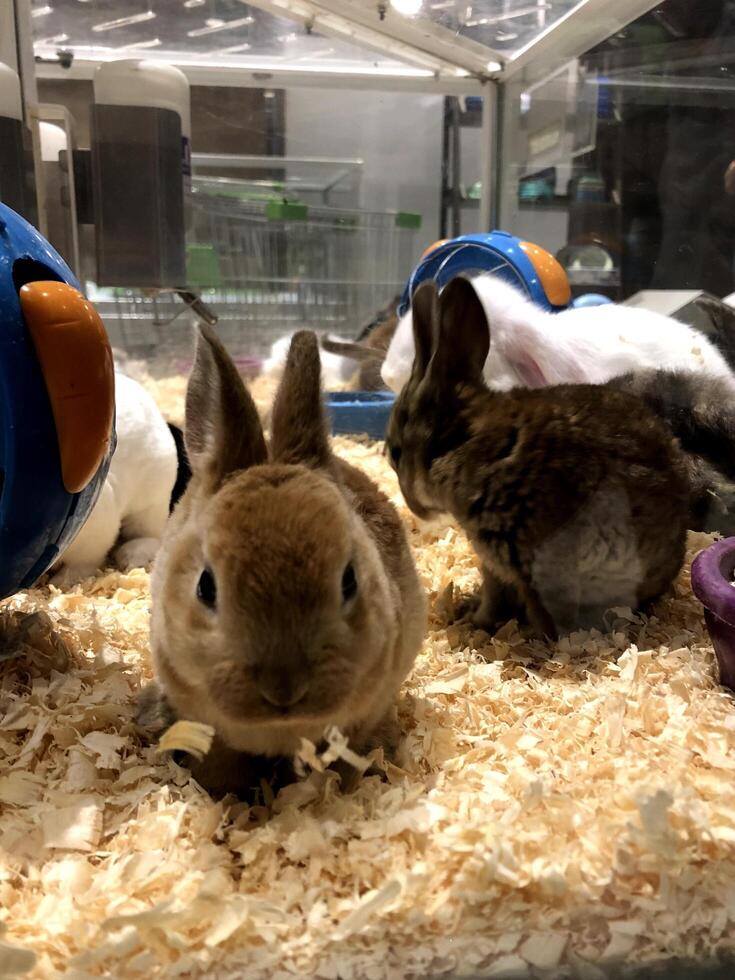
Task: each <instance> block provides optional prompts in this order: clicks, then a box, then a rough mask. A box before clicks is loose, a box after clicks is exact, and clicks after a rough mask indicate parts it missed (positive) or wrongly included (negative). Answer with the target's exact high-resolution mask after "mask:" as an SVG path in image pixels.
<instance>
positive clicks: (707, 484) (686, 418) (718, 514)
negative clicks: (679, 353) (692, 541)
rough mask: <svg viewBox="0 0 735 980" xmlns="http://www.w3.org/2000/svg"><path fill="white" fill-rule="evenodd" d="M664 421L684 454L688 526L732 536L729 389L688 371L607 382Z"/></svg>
mask: <svg viewBox="0 0 735 980" xmlns="http://www.w3.org/2000/svg"><path fill="white" fill-rule="evenodd" d="M607 387H609V388H614V389H615V390H617V391H627V392H630V393H632V394H634V395H636V396H637V397H638V398H641V399H642V400H643V401H644V402H645V404H646V405H647V406H648V408H649V409H651V411H652V412H654V414H655V415H657V416H658V418H660V419H661V420H662V421H663V422H665V423H666V425H667V426H668V428H669V430H670V431H671V433H672V435H673V436H675V437H676V438H677V440H678V441H679V444H680V446H681V448H682V450H683V451H684V458H685V461H686V466H687V472H688V475H689V484H690V488H691V513H690V518H689V527H690V528H691V530H693V531H719V532H721V533H722V534H725V535H732V534H735V399H734V398H733V390H732V387H731V385H729V384H727V383H726V382H724V381H723V380H722V379H720V378H717V377H714V376H713V375H708V374H700V373H696V374H695V373H694V372H691V371H652V370H651V371H634V372H631V373H630V374H623V375H621V376H620V377H618V378H613V379H612V380H611V381H608V382H607Z"/></svg>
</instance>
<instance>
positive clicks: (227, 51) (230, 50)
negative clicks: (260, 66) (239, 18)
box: [215, 44, 250, 54]
mask: <svg viewBox="0 0 735 980" xmlns="http://www.w3.org/2000/svg"><path fill="white" fill-rule="evenodd" d="M249 47H250V45H249V44H233V45H232V47H231V48H220V49H219V50H218V51H216V52H215V54H237V53H238V51H247V50H248V48H249Z"/></svg>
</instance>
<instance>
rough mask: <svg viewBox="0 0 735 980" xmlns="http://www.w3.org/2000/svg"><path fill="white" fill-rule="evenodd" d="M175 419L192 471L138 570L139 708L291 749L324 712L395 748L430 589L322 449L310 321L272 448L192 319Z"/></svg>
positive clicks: (366, 482)
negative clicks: (154, 552) (399, 699)
mask: <svg viewBox="0 0 735 980" xmlns="http://www.w3.org/2000/svg"><path fill="white" fill-rule="evenodd" d="M185 436H186V448H187V453H188V456H189V460H190V463H191V469H192V479H191V482H190V484H189V486H188V488H187V490H186V493H185V494H184V496H183V498H182V499H181V501H180V503H179V504H178V506H177V507H176V509H175V511H174V513H173V515H172V517H171V520H170V522H169V525H168V528H167V531H166V534H165V537H164V540H163V544H162V547H161V551H160V553H159V555H158V558H157V560H156V564H155V568H154V572H153V576H152V582H151V588H152V596H153V613H152V622H151V643H152V651H153V664H154V669H155V675H156V679H157V682H158V685H159V687H160V693H161V696H162V698H163V699H165V700H164V703H161V702H160V699H158V698H157V695H156V694H155V693H153V694H152V693H151V692H147V693H146V694H145V696H144V698H143V702H142V716H143V717H142V718H141V721H142V722H143V723H144V724H145V723H147V722H149V721H150V720H151V719H152V718H155V717H156V716H158V718H159V719H165V720H166V721H167V722H170V721H171V720H172V718H175V717H179V718H184V719H186V720H190V721H199V722H204V723H207V724H210V725H212V726H213V727H214V728H215V730H216V743H215V744H216V745H219V746H220V747H221V749H222V751H223V753H225V754H229V755H230V756H232V759H233V760H236V758H237V753H248V755H252V756H258V755H260V756H268V757H284V756H285V757H292V756H293V755H294V753H295V752H296V750H297V749H298V748H299V746H300V742H301V739H302V738H307V739H310V740H312V741H313V742H315V743H318V742H319V741H320V740H321V739H322V738H323V735H324V732H325V729H326V728H327V727H328V726H331V725H336V726H339V727H340V728H341V729H342V731H343V732H344V733H345V734H346V735H347V736H349V739H350V744H351V746H352V748H354V749H355V750H356V751H358V752H369V751H370V750H372V749H373V748H375V747H378V746H380V747H382V748H384V749H385V751H386V754H387V755H388V756H390V755H391V754H392V753H393V751H394V749H395V748H396V745H397V742H398V738H399V731H398V725H397V720H396V696H397V694H398V690H399V688H400V686H401V683H402V682H403V680H404V678H405V677H406V675H407V673H408V672H409V670H410V669H411V665H412V664H413V661H414V658H415V657H416V654H417V652H418V650H419V647H420V645H421V641H422V638H423V635H424V631H425V627H426V599H425V596H424V592H423V590H422V588H421V586H420V583H419V580H418V576H417V574H416V570H415V568H414V564H413V560H412V557H411V553H410V550H409V546H408V541H407V538H406V534H405V531H404V528H403V525H402V524H401V521H400V519H399V517H398V515H397V513H396V511H395V509H394V507H393V506H392V504H391V503H390V502H389V501H388V499H387V498H386V497H385V496H384V495H383V494H382V493H381V492H380V491H379V490H378V489H377V488H376V487H375V486H374V484H373V483H372V482H371V481H370V479H369V478H368V477H367V476H365V474H364V473H362V472H361V471H360V470H357V469H355V468H354V467H352V466H350V465H349V464H348V463H346V462H344V461H343V460H340V459H338V458H337V457H335V456H333V455H332V453H331V450H330V446H329V439H328V435H327V428H326V422H325V415H324V409H323V406H322V398H321V390H320V362H319V349H318V344H317V339H316V336H315V335H314V334H313V333H308V332H304V331H302V332H300V333H297V334H296V335H295V336H294V338H293V340H292V342H291V347H290V350H289V354H288V359H287V363H286V368H285V372H284V375H283V378H282V381H281V384H280V387H279V389H278V393H277V395H276V399H275V403H274V407H273V413H272V430H271V446H270V461H269V458H268V451H267V449H266V443H265V439H264V436H263V431H262V429H261V424H260V421H259V419H258V413H257V411H256V408H255V405H254V403H253V400H252V398H251V396H250V394H249V393H248V391H247V390H246V388H245V386H244V385H243V382H242V380H241V379H240V376H239V375H238V372H237V370H236V368H235V366H234V365H233V363H232V361H231V360H230V358H229V356H228V355H227V352H226V351H225V349H224V347H223V346H222V344H221V342H220V341H219V340H218V338H217V336H216V335H215V333H214V332H213V331H212V329H211V328H209V327H201V328H200V334H199V338H198V344H197V351H196V359H195V363H194V367H193V370H192V374H191V377H190V379H189V386H188V390H187V395H186V432H185ZM232 766H233V769H236V768H237V765H236V764H235V761H233V762H232ZM221 767H222V766H221V759H217V758H215V757H212V758H209V759H208V760H207V759H205V762H204V764H203V765H202V766H200V767H199V773H198V775H199V778H200V779H201V781H202V782H204V783H205V784H206V782H207V770H208V768H210V769H211V771H212V773H216V776H215V777H214V778H215V781H216V783H217V785H218V787H222V785H223V784H224V783H226V782H227V780H226V779H224V780H223V778H222V773H221ZM235 775H236V774H235Z"/></svg>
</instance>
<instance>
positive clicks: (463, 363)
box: [431, 276, 490, 383]
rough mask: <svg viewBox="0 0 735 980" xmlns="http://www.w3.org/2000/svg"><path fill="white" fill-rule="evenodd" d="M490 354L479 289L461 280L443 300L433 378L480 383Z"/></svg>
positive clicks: (448, 289)
mask: <svg viewBox="0 0 735 980" xmlns="http://www.w3.org/2000/svg"><path fill="white" fill-rule="evenodd" d="M489 352H490V326H489V324H488V322H487V314H486V313H485V309H484V307H483V305H482V303H481V302H480V297H479V296H478V295H477V292H476V290H475V287H474V286H473V285H472V283H471V282H470V280H469V279H465V277H464V276H457V277H456V278H455V279H452V280H451V281H450V282H448V283H447V285H446V286H445V287H444V289H443V290H442V293H441V295H440V297H439V341H438V344H437V349H436V354H435V355H434V358H433V360H432V364H431V374H432V377H437V378H440V377H443V378H444V379H445V380H447V381H448V382H450V383H456V382H457V381H480V380H482V371H483V368H484V366H485V361H486V360H487V355H488V353H489Z"/></svg>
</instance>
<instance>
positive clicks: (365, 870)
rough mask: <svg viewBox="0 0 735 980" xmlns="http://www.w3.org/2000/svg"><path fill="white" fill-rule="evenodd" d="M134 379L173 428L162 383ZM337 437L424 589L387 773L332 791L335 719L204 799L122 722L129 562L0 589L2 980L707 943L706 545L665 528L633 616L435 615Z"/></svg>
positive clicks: (392, 974)
mask: <svg viewBox="0 0 735 980" xmlns="http://www.w3.org/2000/svg"><path fill="white" fill-rule="evenodd" d="M151 386H152V390H155V391H157V392H158V393H159V395H160V400H161V403H162V404H163V405H164V409H165V410H166V411H168V413H169V415H170V416H171V417H178V418H180V412H181V397H182V395H183V391H184V384H183V381H182V380H181V379H168V380H166V381H162V382H158V383H155V382H151ZM174 403H175V404H174ZM335 445H336V448H337V451H338V452H339V453H341V454H342V455H344V456H345V457H347V458H349V459H350V460H351V461H352V462H353V463H355V464H356V465H358V466H360V467H362V468H363V469H364V470H365V471H366V472H367V473H369V474H370V475H371V476H373V477H374V478H375V479H376V480H377V481H378V483H379V484H380V485H381V487H382V488H383V489H384V490H385V491H386V493H387V494H388V495H389V496H390V497H391V499H393V500H394V501H395V503H396V505H397V506H398V507H399V510H400V512H401V515H402V517H403V518H404V520H405V522H406V525H407V527H408V530H409V534H410V538H411V542H412V545H413V548H414V552H415V555H416V559H417V564H418V567H419V570H420V574H421V576H422V578H423V581H424V584H425V586H426V588H427V591H428V593H429V596H430V600H431V613H430V629H429V633H428V636H427V639H426V642H425V643H424V647H423V651H422V653H421V655H420V656H419V658H418V660H417V663H416V665H415V669H414V670H413V672H412V674H411V676H410V677H409V679H408V680H407V682H406V684H405V686H404V690H403V693H402V697H401V701H400V705H399V716H400V720H401V724H402V727H403V729H404V731H405V735H406V737H405V742H404V745H403V747H402V757H401V759H400V762H399V764H387V763H385V764H383V768H384V777H385V778H382V779H381V778H380V776H379V775H366V776H365V777H364V778H363V779H362V780H361V781H360V782H359V784H358V786H357V788H356V790H355V791H354V792H353V793H351V794H342V793H340V791H339V780H338V778H337V777H336V775H335V774H334V773H332V772H331V771H330V770H329V769H327V765H328V764H329V763H328V762H326V761H325V760H327V759H329V758H332V757H334V758H343V759H349V760H350V761H353V760H351V759H350V757H349V755H346V753H350V751H351V750H350V748H349V746H348V745H347V744H346V743H345V742H344V740H343V739H341V736H340V735H339V733H336V732H335V733H331V741H328V744H327V749H326V750H325V752H317V751H316V749H315V748H314V747H313V746H311V747H310V746H308V745H305V746H304V750H303V752H302V758H303V761H304V776H303V778H302V779H301V780H300V781H299V782H297V783H294V784H292V785H290V786H288V787H286V788H285V789H284V790H282V791H281V793H280V794H279V795H278V796H277V797H276V798H275V799H273V798H272V795H269V794H268V793H267V792H266V790H264V791H263V795H262V798H261V799H260V800H259V801H258V802H257V803H256V804H253V805H246V804H244V803H240V802H238V801H232V800H225V801H219V802H218V801H214V800H212V799H210V798H209V797H208V796H207V795H206V794H205V793H204V792H203V791H202V790H201V789H200V787H199V786H198V785H197V784H196V782H195V781H194V780H192V779H191V777H190V775H189V773H188V771H187V770H186V769H184V768H182V767H181V766H179V765H177V764H176V762H175V761H174V760H173V759H172V758H171V756H170V755H168V754H166V753H159V752H157V750H156V746H155V745H151V744H147V743H146V742H145V741H144V740H143V735H142V733H141V732H140V731H139V729H138V728H137V726H136V725H135V721H134V699H135V697H136V695H137V693H138V691H139V689H140V687H141V685H143V684H145V683H147V682H148V681H149V680H150V677H151V672H150V665H149V648H148V624H149V615H150V587H149V577H148V574H147V573H145V572H143V571H141V570H136V571H133V572H130V573H127V574H122V573H120V572H114V571H111V572H106V573H105V574H103V575H100V576H98V577H97V578H96V579H90V580H88V581H87V582H85V583H83V585H82V586H79V587H77V588H75V589H74V590H72V591H70V592H68V593H61V592H59V591H57V590H56V589H53V588H50V587H39V588H36V589H33V590H29V591H25V592H21V593H19V594H18V595H16V596H14V597H13V598H12V599H9V600H7V601H6V602H4V603H3V604H2V605H0V651H2V652H1V653H0V657H2V661H1V662H0V809H1V811H2V819H1V820H0V933H1V934H0V976H3V977H4V976H27V977H39V978H49V980H50V978H59V977H69V978H79V980H81V978H90V977H115V978H136V977H146V978H163V977H166V978H169V977H171V978H174V977H192V978H195V977H207V978H222V980H234V978H241V977H247V978H248V980H261V978H262V980H265V978H275V980H289V978H294V977H315V978H324V980H327V978H329V980H335V978H340V980H363V978H365V980H383V978H385V980H398V978H407V980H414V978H415V980H418V978H420V977H427V976H431V977H432V978H440V977H449V976H457V977H460V976H463V977H469V976H473V977H502V978H504V980H505V978H508V977H513V976H517V977H531V976H532V977H535V978H539V977H553V978H559V980H561V978H572V977H574V978H590V980H593V978H594V980H599V978H604V977H606V976H611V975H613V974H615V975H616V976H617V975H619V971H620V970H621V969H622V968H623V967H626V966H628V967H630V966H633V965H635V964H645V963H652V962H658V961H661V960H663V959H667V958H672V957H677V958H679V959H681V960H684V961H686V960H688V959H695V960H697V961H704V960H707V959H710V958H715V957H719V958H730V957H732V956H733V954H735V779H734V778H733V776H734V774H735V711H734V710H733V707H734V705H733V699H732V697H731V696H730V695H729V694H727V693H726V692H725V691H723V690H722V689H721V688H719V687H718V685H717V673H716V666H715V661H714V657H713V652H712V646H711V643H710V640H709V637H708V635H707V632H706V630H705V627H704V622H703V616H702V608H701V606H700V604H699V603H698V602H697V601H696V599H694V597H693V595H692V592H691V588H690V582H689V571H688V568H689V562H690V561H691V558H692V557H693V555H694V554H695V553H696V552H697V551H698V550H699V549H701V548H702V547H704V546H706V545H707V544H709V543H710V542H711V541H712V540H713V538H712V537H710V536H707V535H691V536H690V540H689V549H688V562H687V567H686V569H685V570H684V571H683V572H682V574H681V575H680V576H679V579H678V581H677V582H676V585H675V588H674V591H673V593H672V595H670V596H669V597H667V598H665V599H663V600H662V601H661V602H660V603H659V604H658V606H657V608H656V611H655V615H654V616H651V617H646V616H642V615H640V614H634V613H631V612H630V610H625V609H617V610H614V611H613V612H611V614H610V622H609V629H608V631H607V632H606V633H604V634H603V633H599V632H596V631H592V632H580V633H575V634H573V635H572V636H569V637H564V638H563V639H561V640H560V641H559V642H558V643H556V644H554V645H551V646H549V645H544V644H542V643H540V642H529V641H527V640H525V639H524V638H523V636H522V634H521V632H520V631H519V629H518V626H517V624H515V623H509V624H507V625H506V626H504V627H503V628H502V629H501V630H500V631H499V632H498V634H497V635H496V636H495V637H494V638H493V637H490V636H488V635H487V634H486V633H484V632H482V631H479V630H475V629H474V628H473V627H472V626H470V625H469V623H468V622H467V621H465V620H463V619H462V618H461V617H462V613H463V611H464V610H465V609H466V607H467V602H468V599H469V597H470V596H471V595H472V594H473V593H474V592H475V590H476V589H477V587H478V585H479V575H478V571H477V563H476V560H475V557H474V554H473V552H472V549H471V548H470V546H469V545H468V543H467V541H466V539H465V537H464V535H463V534H462V532H461V531H460V530H459V529H458V528H457V527H455V526H454V525H453V524H452V523H451V522H449V521H439V522H435V523H433V524H431V525H422V524H420V523H419V522H417V521H416V520H415V519H414V518H413V517H412V516H411V514H410V513H409V512H408V511H407V509H406V508H405V506H404V504H403V502H402V499H401V496H400V493H399V490H398V486H397V483H396V479H395V477H394V475H393V473H392V472H391V471H390V469H389V467H388V466H387V464H386V461H385V458H384V457H383V455H382V451H381V447H379V446H377V445H374V444H370V443H369V442H367V441H359V440H352V441H351V440H346V439H337V440H335ZM335 752H336V753H337V755H336V756H334V753H335ZM368 761H372V760H361V761H360V765H361V766H363V763H365V762H368ZM616 971H617V972H616Z"/></svg>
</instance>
